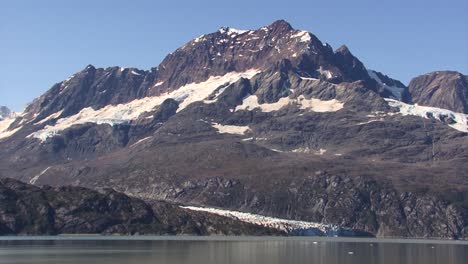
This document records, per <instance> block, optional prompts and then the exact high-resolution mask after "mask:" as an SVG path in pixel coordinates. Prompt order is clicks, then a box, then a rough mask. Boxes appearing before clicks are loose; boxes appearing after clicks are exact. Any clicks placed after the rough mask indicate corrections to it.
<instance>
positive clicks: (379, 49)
mask: <svg viewBox="0 0 468 264" xmlns="http://www.w3.org/2000/svg"><path fill="white" fill-rule="evenodd" d="M467 12H468V1H466V0H444V1H440V0H438V1H435V0H424V1H423V0H412V1H410V0H393V1H386V0H381V1H375V0H372V1H371V0H353V1H351V0H344V1H338V0H329V1H326V0H322V1H311V0H282V1H273V0H270V1H254V0H248V1H246V0H231V1H220V0H217V1H211V0H210V1H202V0H200V1H195V0H193V1H175V0H173V1H168V0H167V1H149V0H148V1H143V0H126V1H120V0H108V1H106V0H101V1H99V0H80V1H66V0H41V1H38V0H29V1H25V0H14V1H1V2H0V36H1V37H0V60H1V63H0V105H7V106H9V107H11V108H13V109H14V110H17V111H18V110H22V108H23V107H24V106H25V104H26V103H28V102H30V101H31V100H32V99H34V98H35V97H37V96H39V95H41V94H42V93H43V92H45V91H46V90H47V89H49V88H50V87H51V86H52V85H53V84H54V83H57V82H59V81H61V80H63V79H65V78H66V77H68V76H70V75H71V74H73V73H75V72H77V71H79V70H81V69H83V68H84V67H85V66H86V65H87V64H93V65H95V66H98V67H108V66H116V65H118V66H128V67H137V68H141V69H149V68H151V67H153V66H157V65H158V64H159V63H160V62H161V60H162V59H163V58H164V56H165V55H166V54H167V53H169V52H171V51H173V50H175V49H176V48H177V47H179V46H180V45H182V44H184V43H185V42H187V41H188V40H190V39H192V38H193V37H196V36H198V35H201V34H204V33H209V32H213V31H215V30H217V29H218V28H219V27H220V26H224V25H228V26H232V27H236V28H241V29H255V28H258V27H261V26H263V25H267V24H270V23H271V22H273V21H274V20H277V19H285V20H287V21H289V22H290V23H291V24H292V25H293V27H295V28H298V29H304V30H308V31H311V32H312V33H314V34H315V35H317V36H318V37H319V38H320V39H321V40H322V41H326V42H328V43H330V44H331V45H332V46H333V47H334V48H337V47H339V46H340V45H341V44H346V45H347V46H348V47H349V48H350V49H351V51H352V52H353V53H354V54H355V55H356V56H357V57H358V58H360V59H361V60H362V61H363V62H364V64H365V65H366V66H367V67H369V68H372V69H376V70H379V71H382V72H384V73H387V74H389V75H390V76H392V77H394V78H397V79H400V80H402V81H403V82H404V83H407V82H408V81H409V80H410V79H411V78H412V77H414V76H416V75H419V74H422V73H426V72H430V71H435V70H443V69H451V70H458V71H461V72H463V73H465V74H468V13H467Z"/></svg>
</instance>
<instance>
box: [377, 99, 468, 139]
mask: <svg viewBox="0 0 468 264" xmlns="http://www.w3.org/2000/svg"><path fill="white" fill-rule="evenodd" d="M385 101H387V102H388V105H390V106H391V107H396V108H398V109H399V110H400V114H402V115H403V116H407V115H412V116H420V117H423V118H427V119H431V118H434V119H436V120H438V121H441V122H444V121H447V120H448V119H451V120H452V121H453V123H452V124H450V123H446V122H444V123H446V124H447V125H449V126H450V127H452V128H454V129H456V130H458V131H462V132H468V115H466V114H463V113H456V112H453V111H450V110H447V109H442V108H437V107H430V106H420V105H417V104H415V105H411V104H405V103H403V102H400V101H397V100H393V99H388V98H385Z"/></svg>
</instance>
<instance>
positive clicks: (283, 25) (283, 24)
mask: <svg viewBox="0 0 468 264" xmlns="http://www.w3.org/2000/svg"><path fill="white" fill-rule="evenodd" d="M267 27H268V28H269V29H272V30H281V31H290V30H294V28H293V27H292V26H291V24H289V23H288V22H287V21H286V20H283V19H279V20H276V21H275V22H273V23H272V24H270V25H269V26H267Z"/></svg>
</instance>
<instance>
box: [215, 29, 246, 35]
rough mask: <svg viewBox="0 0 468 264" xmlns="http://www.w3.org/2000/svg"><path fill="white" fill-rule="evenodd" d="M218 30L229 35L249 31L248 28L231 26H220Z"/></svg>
mask: <svg viewBox="0 0 468 264" xmlns="http://www.w3.org/2000/svg"><path fill="white" fill-rule="evenodd" d="M219 32H220V33H221V34H227V35H228V36H231V35H241V34H244V33H246V32H249V30H242V29H236V28H231V27H222V28H220V29H219Z"/></svg>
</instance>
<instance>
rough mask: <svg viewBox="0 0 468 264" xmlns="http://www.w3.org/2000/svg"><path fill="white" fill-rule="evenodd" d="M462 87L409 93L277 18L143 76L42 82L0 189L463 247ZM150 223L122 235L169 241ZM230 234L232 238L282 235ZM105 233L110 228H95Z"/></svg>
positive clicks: (16, 134)
mask: <svg viewBox="0 0 468 264" xmlns="http://www.w3.org/2000/svg"><path fill="white" fill-rule="evenodd" d="M467 89H468V85H467V77H466V76H465V75H463V74H460V73H456V72H450V71H438V72H435V73H430V74H426V75H422V76H419V77H416V78H414V79H413V80H412V81H411V82H410V84H409V86H408V87H407V86H405V85H404V84H403V83H401V82H400V81H398V80H395V79H393V78H391V77H389V76H387V75H385V74H384V73H381V72H378V71H374V70H370V69H368V68H366V67H365V65H364V64H363V63H362V62H361V61H360V60H359V59H358V58H356V57H355V56H354V55H353V54H352V53H351V51H350V50H349V48H348V47H346V46H341V47H339V48H338V49H336V50H333V48H332V47H331V46H330V45H329V44H327V43H324V42H322V41H320V40H319V39H318V38H317V37H316V36H315V35H313V34H312V33H310V32H306V31H302V30H296V29H294V28H293V27H292V26H291V25H289V24H288V23H287V22H286V21H283V20H279V21H276V22H274V23H273V24H271V25H268V26H265V27H262V28H259V29H257V30H238V29H234V28H230V27H223V28H220V29H219V30H218V31H216V32H214V33H210V34H206V35H201V36H199V37H197V38H195V39H193V40H191V41H189V42H187V43H186V44H185V45H183V46H182V47H180V48H178V49H176V50H175V51H174V52H172V53H171V54H169V55H168V56H167V57H166V58H165V59H164V60H163V61H162V62H161V64H160V65H159V66H157V67H154V68H152V69H151V70H147V71H145V70H139V69H136V68H122V67H110V68H106V69H103V68H95V67H94V66H92V65H88V66H87V67H86V68H85V69H83V70H82V71H80V72H78V73H75V74H73V75H72V76H70V78H68V79H66V80H64V81H62V82H59V83H57V84H55V85H53V86H52V88H50V89H49V90H48V91H47V92H46V93H44V94H43V95H42V96H40V97H38V98H37V99H35V100H34V101H33V102H32V103H31V104H29V105H28V107H27V108H26V109H25V111H24V112H23V113H20V114H17V115H16V116H15V117H12V118H9V119H5V120H2V121H0V168H1V170H0V177H2V178H13V179H16V180H20V181H23V182H27V183H29V184H33V185H38V186H44V185H47V186H53V187H47V188H46V189H43V190H42V192H46V193H47V192H52V190H53V192H54V195H56V193H57V192H60V190H62V189H57V188H82V187H83V188H84V187H86V188H90V189H94V190H102V188H112V189H114V190H115V191H118V192H121V193H120V194H119V195H123V196H125V197H127V198H125V199H137V200H138V201H142V203H144V204H156V203H163V204H165V205H166V207H158V208H160V210H176V209H177V210H183V211H184V212H185V213H186V209H181V208H179V207H177V206H176V205H184V206H196V207H205V208H219V209H223V210H232V211H239V212H246V213H252V214H257V215H263V216H269V217H276V218H280V219H285V221H286V220H297V221H306V222H307V223H318V224H323V225H330V226H338V227H340V228H342V229H343V230H353V234H356V235H361V234H368V235H374V236H378V237H437V238H449V239H468V227H467V226H468V187H467V184H466V183H467V182H468V181H467V179H468V178H467V177H468V170H467V166H466V164H467V162H468V116H467V114H468V112H467V105H468V102H467V98H468V96H467V95H468V92H467V91H468V90H467ZM9 181H13V180H9ZM8 184H11V183H8ZM70 185H71V186H75V187H60V186H70ZM77 186H80V187H77ZM28 188H29V189H30V190H38V189H34V188H36V187H31V186H29V185H28ZM51 188H52V189H51ZM54 188H55V189H54ZM86 190H87V191H85V193H86V192H95V191H92V190H88V189H86ZM99 193H102V191H99ZM93 195H98V194H97V193H96V194H93ZM99 195H100V194H99ZM105 195H108V194H105ZM123 196H122V197H123ZM4 197H7V196H4ZM93 197H94V196H93ZM5 199H6V198H5ZM140 199H141V200H140ZM51 201H52V200H47V203H48V204H49V205H50V204H51ZM132 201H133V200H132ZM143 201H144V202H143ZM142 206H143V205H142ZM49 207H50V206H49ZM49 207H48V208H49ZM51 207H52V208H55V207H54V206H52V205H51ZM161 208H162V209H161ZM164 208H165V209H164ZM50 210H60V209H50ZM145 210H146V209H145ZM147 211H148V214H151V210H147ZM145 212H146V211H145ZM159 212H160V213H161V212H162V211H159ZM213 212H216V210H213ZM191 213H194V212H191ZM197 213H198V214H202V213H201V212H197ZM1 214H2V216H4V215H5V212H1ZM153 214H154V210H153ZM162 214H164V213H162ZM169 215H172V214H169ZM40 217H41V218H42V217H45V216H40ZM177 217H178V216H176V215H175V216H174V220H173V221H175V222H177V221H178V222H177V223H180V219H179V218H177ZM203 217H208V218H210V219H211V217H222V216H214V215H210V214H204V213H203ZM0 219H5V217H3V218H0ZM177 219H179V220H177ZM2 221H4V220H0V224H2V223H3V225H7V226H9V229H8V230H9V232H10V233H18V232H19V231H18V232H17V231H14V229H12V228H11V227H10V226H11V223H9V224H8V223H4V222H2ZM119 221H120V222H122V223H125V224H124V226H125V228H128V226H129V224H128V223H129V222H128V221H130V222H131V221H132V220H129V219H127V218H125V219H124V220H122V219H120V220H119ZM138 221H140V220H138ZM145 221H146V222H144V225H138V227H135V228H134V229H132V230H133V231H131V232H130V231H128V229H125V230H124V229H122V232H121V233H138V232H139V233H141V232H143V231H144V233H165V232H166V233H170V232H169V231H167V230H168V229H167V228H168V227H167V224H168V223H170V222H171V219H165V220H164V221H166V222H164V225H163V224H160V223H162V222H161V221H162V220H160V219H158V217H153V216H152V217H149V218H148V219H147V220H145ZM223 221H224V220H223ZM229 221H233V220H232V219H231V220H229ZM52 222H53V221H52ZM234 222H235V223H234ZM138 223H140V222H138ZM211 223H214V222H211ZM217 223H219V222H218V221H216V228H219V226H218V225H217ZM230 224H231V225H232V228H233V230H238V231H239V230H241V231H239V232H237V231H236V232H237V233H239V234H249V233H250V234H267V233H269V232H270V234H277V233H278V232H279V233H278V234H284V232H283V233H281V230H280V231H278V230H271V229H269V227H267V226H263V227H258V229H257V231H256V232H257V233H255V232H254V231H253V230H256V229H255V228H251V226H241V227H240V226H239V225H247V224H248V223H243V222H242V221H240V222H236V221H233V222H232V223H231V222H230ZM214 225H215V224H214ZM109 228H110V227H109ZM115 228H117V227H115ZM151 228H153V229H151ZM203 228H205V227H203ZM216 228H215V229H216ZM140 229H141V230H142V231H138V230H140ZM5 230H6V229H5ZM47 230H49V231H50V232H49V231H47V232H49V233H54V232H55V233H60V232H61V230H59V229H57V228H55V229H47ZM110 230H112V232H114V231H115V233H119V232H118V230H120V229H102V230H101V229H100V231H99V232H111V231H110ZM151 230H152V232H151ZM178 230H179V229H178ZM203 230H206V228H205V229H203ZM216 230H218V229H216ZM218 231H219V233H228V232H227V231H226V230H225V229H223V230H218ZM218 231H216V232H218ZM76 232H79V231H76ZM83 232H84V231H83ZM216 232H215V231H213V232H212V233H216ZM172 233H179V232H178V231H177V232H172ZM195 233H196V232H195ZM200 233H203V234H209V233H210V232H200ZM348 235H349V233H348Z"/></svg>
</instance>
